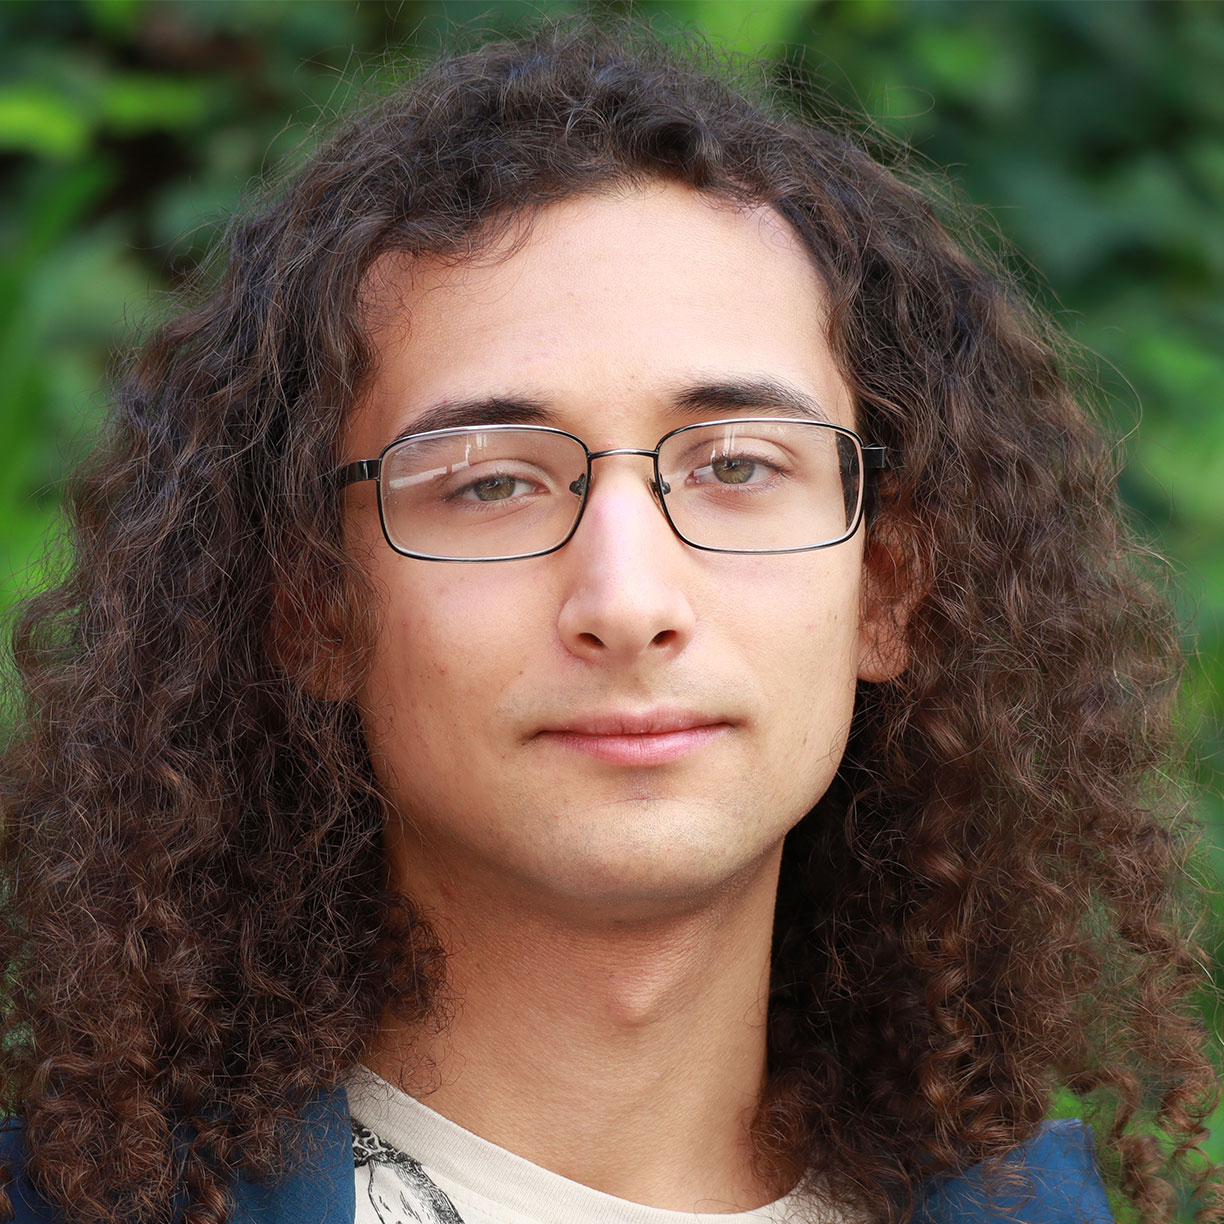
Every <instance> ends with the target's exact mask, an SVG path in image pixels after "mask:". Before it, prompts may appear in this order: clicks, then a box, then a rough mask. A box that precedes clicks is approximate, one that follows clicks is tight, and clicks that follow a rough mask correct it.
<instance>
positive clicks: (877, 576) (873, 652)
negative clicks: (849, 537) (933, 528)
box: [858, 530, 926, 684]
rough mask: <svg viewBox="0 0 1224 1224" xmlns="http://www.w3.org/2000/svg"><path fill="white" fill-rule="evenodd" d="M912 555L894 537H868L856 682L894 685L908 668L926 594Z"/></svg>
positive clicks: (878, 534)
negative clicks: (913, 627)
mask: <svg viewBox="0 0 1224 1224" xmlns="http://www.w3.org/2000/svg"><path fill="white" fill-rule="evenodd" d="M925 589H926V587H925V581H924V579H923V577H922V575H921V574H920V573H918V566H917V563H916V561H915V560H914V558H913V557H912V555H910V554H909V553H908V552H907V551H906V549H905V548H904V547H903V545H902V542H901V540H900V539H899V538H898V536H897V534H896V533H895V532H888V531H886V530H885V531H876V532H873V533H872V534H871V535H870V536H868V539H867V544H866V547H865V549H864V552H863V594H862V603H861V607H860V611H859V643H858V645H859V652H858V678H859V679H860V680H865V681H867V682H868V683H871V684H882V683H884V682H885V681H887V680H895V679H896V678H897V677H898V676H899V675H900V674H901V673H902V672H903V671H905V669H906V667H908V666H909V622H910V616H911V615H912V613H913V611H914V609H915V608H916V607H917V606H918V601H919V599H921V597H922V594H923V592H924V591H925Z"/></svg>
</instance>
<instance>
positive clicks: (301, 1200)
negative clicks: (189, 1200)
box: [0, 1088, 354, 1224]
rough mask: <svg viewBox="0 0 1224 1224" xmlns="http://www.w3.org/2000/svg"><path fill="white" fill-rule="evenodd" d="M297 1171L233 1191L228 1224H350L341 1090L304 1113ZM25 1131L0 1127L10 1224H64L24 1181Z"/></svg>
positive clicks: (347, 1135)
mask: <svg viewBox="0 0 1224 1224" xmlns="http://www.w3.org/2000/svg"><path fill="white" fill-rule="evenodd" d="M303 1120H304V1122H305V1127H304V1129H303V1133H302V1139H303V1143H304V1152H303V1160H302V1162H301V1167H300V1168H299V1169H297V1170H296V1171H295V1172H293V1173H292V1174H291V1175H290V1176H288V1177H286V1178H285V1179H284V1180H283V1181H281V1182H279V1183H277V1184H276V1185H274V1186H262V1185H256V1184H255V1183H252V1182H246V1181H242V1182H239V1183H238V1184H237V1185H236V1186H235V1187H234V1211H233V1214H232V1216H231V1217H230V1219H231V1221H232V1224H353V1213H354V1180H353V1148H352V1130H351V1128H350V1125H349V1108H348V1098H347V1096H345V1093H344V1089H343V1088H337V1089H335V1090H334V1091H332V1092H327V1093H323V1094H322V1095H320V1096H319V1097H317V1098H316V1099H315V1100H314V1101H312V1102H311V1104H310V1105H309V1106H308V1107H307V1108H306V1109H305V1110H304V1111H303ZM26 1155H27V1153H26V1145H25V1131H24V1128H23V1127H22V1125H21V1123H20V1122H18V1121H13V1120H11V1119H10V1120H8V1121H6V1122H3V1123H0V1160H3V1161H4V1162H5V1163H6V1164H8V1165H9V1167H10V1169H11V1172H12V1175H11V1178H10V1181H9V1195H10V1197H11V1198H12V1201H13V1208H14V1215H13V1224H65V1221H64V1218H63V1217H62V1216H61V1215H60V1214H59V1213H58V1212H57V1211H55V1210H54V1209H53V1208H52V1207H51V1206H50V1205H49V1204H48V1203H47V1202H46V1201H45V1200H44V1199H43V1198H42V1196H41V1195H40V1194H39V1193H38V1191H37V1190H36V1189H35V1188H34V1187H33V1185H31V1183H30V1180H29V1178H28V1177H27V1176H26Z"/></svg>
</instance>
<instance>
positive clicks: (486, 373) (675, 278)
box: [352, 184, 852, 447]
mask: <svg viewBox="0 0 1224 1224" xmlns="http://www.w3.org/2000/svg"><path fill="white" fill-rule="evenodd" d="M366 299H367V302H368V303H369V314H368V320H369V324H370V328H371V338H372V341H373V344H374V346H375V349H376V350H377V354H378V363H377V368H376V371H375V373H374V376H373V378H372V379H371V382H370V385H369V390H368V393H367V395H366V396H365V398H364V400H363V403H362V404H361V405H360V407H359V408H358V410H357V412H356V413H355V414H354V421H353V423H352V425H353V429H354V430H356V431H357V432H358V433H360V434H366V435H367V436H368V441H367V442H366V445H367V446H368V445H375V444H376V447H377V446H381V445H385V444H386V442H387V441H389V440H390V438H391V437H393V436H395V434H396V432H403V431H405V430H406V429H410V428H411V426H412V421H413V414H414V412H416V413H420V412H421V411H423V410H424V408H425V407H426V406H427V405H434V404H437V403H440V402H445V401H447V400H465V399H479V398H482V397H488V396H491V395H504V396H507V397H512V396H513V397H519V398H531V399H532V400H534V401H537V402H541V403H545V404H549V405H555V406H556V409H557V411H558V414H559V415H560V416H563V417H569V418H570V419H566V420H564V421H563V422H562V423H564V424H567V425H570V426H571V427H580V428H581V429H583V430H584V431H585V434H584V436H587V440H588V441H590V442H592V443H599V444H602V443H600V442H599V438H598V437H597V436H596V435H595V434H593V433H592V432H591V428H592V425H594V426H595V427H596V428H598V429H602V428H605V427H606V428H607V430H609V431H610V432H612V433H618V431H621V430H623V429H625V428H630V429H632V428H633V427H634V426H635V424H636V422H637V421H638V420H639V419H640V417H641V415H642V413H643V412H646V413H647V414H648V413H649V412H650V411H652V410H654V409H658V410H659V411H663V410H665V408H666V404H667V401H668V398H669V397H670V396H674V395H675V394H676V393H677V391H678V390H680V389H682V388H683V387H684V386H686V385H693V384H697V383H704V384H709V383H712V382H718V381H740V382H745V381H753V380H758V381H759V380H760V379H762V378H770V379H773V380H775V381H778V382H782V383H784V384H786V385H789V386H793V387H794V388H795V390H797V391H799V392H801V393H802V394H804V395H807V396H809V397H812V398H815V399H817V400H818V401H819V402H820V403H821V404H822V406H823V407H824V408H825V409H826V410H827V412H828V415H829V416H830V417H831V418H832V419H835V420H840V421H843V422H844V423H847V424H849V423H852V414H851V411H850V405H849V396H848V394H847V392H846V389H845V386H844V384H843V383H842V380H841V378H840V377H839V375H838V372H837V370H836V368H835V367H834V364H833V361H832V358H831V356H830V354H829V351H828V346H827V342H826V339H825V326H826V318H825V300H824V295H823V291H822V287H821V283H820V280H819V277H818V275H817V273H816V271H815V269H814V267H813V265H812V262H811V259H810V257H809V254H808V252H807V251H806V249H805V248H804V246H803V244H802V242H801V241H800V239H799V238H798V236H797V235H796V233H795V232H794V230H793V229H792V228H791V227H790V225H789V224H788V223H787V222H786V221H785V220H784V219H783V218H782V217H781V216H780V215H779V214H778V213H777V212H775V211H774V210H773V209H771V208H768V207H766V206H762V205H758V206H744V205H735V204H731V203H728V202H725V201H722V200H716V199H711V198H710V197H706V196H703V195H700V194H699V193H697V192H695V191H693V190H691V189H689V188H686V187H681V186H677V185H671V184H654V185H650V186H647V187H639V188H633V189H625V190H619V191H616V192H608V193H601V194H598V195H586V196H579V197H575V198H572V199H569V200H565V201H563V202H561V203H558V204H554V205H551V206H549V207H548V208H545V209H543V210H542V211H540V212H538V213H534V214H532V215H531V216H530V217H529V218H525V219H524V220H523V221H522V222H521V224H519V225H517V226H515V227H514V228H512V229H510V230H509V231H508V232H507V233H506V234H505V235H502V236H499V237H498V239H497V240H495V241H494V242H493V243H492V244H491V245H490V247H489V248H488V249H486V250H484V251H482V252H481V253H479V254H478V255H476V256H474V257H472V258H470V259H466V260H464V261H461V262H455V261H444V260H442V259H438V258H417V259H409V258H406V257H404V256H402V255H396V256H387V257H384V258H383V259H382V260H381V261H380V262H379V263H378V264H377V265H376V266H375V268H374V269H373V270H372V272H371V274H370V277H369V280H368V283H367V294H366ZM592 414H594V415H595V417H596V419H595V420H592V419H591V417H592ZM618 436H621V437H622V438H623V435H622V434H619V433H618ZM635 436H636V435H635ZM653 440H654V439H653V438H651V439H650V441H653ZM617 444H620V445H623V444H627V443H626V442H625V441H623V440H622V441H620V442H618V443H617Z"/></svg>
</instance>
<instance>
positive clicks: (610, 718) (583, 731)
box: [533, 710, 732, 767]
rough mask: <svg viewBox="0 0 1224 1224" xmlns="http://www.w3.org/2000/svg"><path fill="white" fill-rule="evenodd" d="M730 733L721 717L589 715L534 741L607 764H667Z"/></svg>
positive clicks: (650, 712)
mask: <svg viewBox="0 0 1224 1224" xmlns="http://www.w3.org/2000/svg"><path fill="white" fill-rule="evenodd" d="M731 729H732V724H731V723H730V722H728V721H726V720H725V719H723V718H719V717H717V716H714V717H712V716H710V715H708V714H701V713H696V712H689V711H679V710H647V711H643V712H641V713H619V712H617V713H606V714H593V715H589V716H583V717H580V718H571V719H566V721H565V723H564V724H563V725H561V726H557V727H548V728H545V729H544V730H543V731H540V732H538V733H537V734H536V735H535V736H534V737H533V738H534V739H535V740H537V741H540V742H543V743H544V744H545V745H547V746H549V747H555V748H557V749H559V750H561V751H563V752H575V753H579V754H580V755H583V756H587V757H592V758H594V759H595V760H597V761H604V762H606V763H608V764H610V765H626V766H637V767H643V766H651V765H666V764H669V763H670V762H673V761H679V760H681V759H683V758H684V757H687V756H690V755H692V754H693V753H696V752H699V751H700V750H701V749H703V748H706V747H708V746H709V745H710V744H712V743H713V742H715V741H716V740H718V739H721V738H722V736H724V735H726V734H727V733H728V732H730V731H731Z"/></svg>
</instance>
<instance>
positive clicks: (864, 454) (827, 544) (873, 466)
mask: <svg viewBox="0 0 1224 1224" xmlns="http://www.w3.org/2000/svg"><path fill="white" fill-rule="evenodd" d="M758 422H767V423H769V424H772V425H806V426H812V427H815V428H817V429H829V430H832V431H833V432H834V433H838V434H842V435H844V436H845V437H848V438H852V439H853V440H854V444H855V446H856V447H857V448H858V453H859V457H860V467H861V481H860V488H859V497H858V507H857V509H856V511H855V515H854V521H853V522H851V523H850V524H849V526H848V527H847V528H846V530H845V531H844V532H843V533H842V534H841V535H839V536H838V537H837V538H836V539H832V540H823V541H822V542H821V543H819V544H801V545H799V546H797V547H795V548H715V547H713V546H712V545H709V544H697V543H694V541H692V540H690V539H689V538H688V537H687V536H686V535H685V534H684V533H683V532H682V531H681V530H680V528H679V527H677V526H676V524H675V521H674V520H673V519H672V516H671V512H670V511H669V510H668V508H667V498H666V494H667V493H670V492H671V486H670V485H668V484H667V482H666V481H664V480H663V476H662V473H661V472H660V471H659V451H660V450H662V448H663V446H664V444H665V443H666V442H667V441H669V440H670V439H671V438H674V437H676V436H677V434H682V433H687V432H688V431H689V430H693V429H709V428H710V426H712V425H726V424H735V425H743V424H753V423H758ZM523 430H530V431H532V432H535V433H544V434H557V435H560V436H561V437H563V438H570V439H572V440H573V441H575V442H577V443H578V445H579V446H581V447H582V449H583V452H584V453H585V455H586V472H585V473H584V474H583V475H582V476H579V477H578V479H577V480H574V481H572V482H571V483H570V486H569V488H570V492H571V493H573V494H574V495H575V496H576V497H578V498H579V499H580V501H579V504H578V512H577V514H575V515H574V521H573V523H572V525H571V526H570V529H569V531H568V532H566V534H565V538H564V539H562V540H561V541H560V542H559V543H557V544H554V545H552V546H551V547H550V548H541V549H538V550H537V551H535V552H529V553H509V554H507V555H505V556H498V557H447V556H442V555H440V554H438V553H423V552H415V551H413V550H412V549H408V548H403V547H401V546H400V545H398V544H396V543H395V541H394V540H392V538H391V533H390V532H389V531H388V530H387V518H386V514H385V512H384V510H383V496H382V481H381V473H382V463H383V459H384V458H385V457H386V455H387V454H388V453H389V452H390V451H392V450H394V449H395V448H396V447H397V446H400V445H402V444H403V443H405V442H412V441H416V440H417V439H419V438H444V437H454V436H456V435H460V434H468V433H505V432H510V431H519V432H521V431H523ZM609 455H642V456H645V457H647V458H649V459H651V460H653V463H654V479H653V480H651V481H650V491H651V493H653V494H654V498H655V501H657V502H658V504H659V509H660V510H661V511H662V512H663V517H664V518H665V519H666V520H667V525H668V526H669V527H670V528H671V529H672V531H673V532H674V533H675V535H676V536H677V538H678V539H680V540H681V541H683V542H684V543H685V544H687V545H688V546H689V547H690V548H697V549H700V550H701V551H702V552H716V553H741V554H745V555H752V554H756V555H761V554H767V553H797V552H814V551H815V550H816V549H818V548H832V547H834V546H835V545H837V544H844V543H845V542H846V541H847V540H848V539H850V538H851V537H852V536H853V535H854V533H855V532H856V531H858V529H859V524H860V523H862V521H863V513H864V507H865V505H866V500H867V499H866V492H867V479H868V477H869V476H870V474H871V473H873V472H878V471H884V470H888V469H892V468H895V467H897V466H899V465H898V464H897V463H896V462H894V461H893V460H892V458H891V457H890V455H889V453H888V447H886V446H868V445H867V444H866V443H865V442H864V441H863V439H862V438H861V437H860V436H859V435H858V434H857V433H855V432H854V430H853V429H848V428H846V427H845V426H844V425H833V424H831V423H830V422H828V421H813V420H809V419H808V418H806V417H779V416H757V417H716V418H714V419H713V420H710V421H696V422H694V423H693V424H692V425H681V426H680V428H679V429H673V430H671V431H670V432H668V433H665V434H664V435H663V436H662V437H661V438H660V439H659V441H658V442H657V443H656V444H655V448H654V450H641V449H639V448H637V447H633V446H617V447H613V448H611V449H610V450H601V451H592V450H589V449H588V448H587V444H586V443H585V442H584V441H583V440H582V439H581V438H580V437H578V435H577V434H572V433H570V432H569V431H568V430H565V429H555V428H554V427H553V426H551V425H513V424H502V425H455V426H452V427H450V428H448V429H431V430H427V431H426V432H424V433H418V434H403V435H401V436H400V437H398V438H395V439H394V440H393V441H391V442H388V443H387V445H386V446H384V447H383V449H382V450H381V451H380V452H379V455H378V458H377V459H357V460H355V461H354V462H352V463H346V464H345V465H344V466H343V467H342V468H338V469H337V470H336V471H335V472H333V473H332V479H333V480H334V481H335V487H336V489H337V490H340V489H345V488H347V487H348V486H349V485H351V484H360V483H361V482H362V481H366V480H373V481H374V482H375V483H377V485H378V520H379V523H380V524H381V526H382V533H383V538H384V539H385V540H386V541H387V544H388V546H389V547H390V548H391V549H392V551H394V552H396V553H398V554H399V555H400V556H401V557H413V558H415V559H417V560H420V561H453V562H460V563H472V564H484V563H485V562H487V561H526V560H528V559H529V558H531V557H546V556H548V554H549V553H554V552H557V551H558V549H561V548H564V547H565V546H566V545H567V544H568V543H569V542H570V540H572V539H573V538H574V533H575V532H576V531H577V530H578V524H579V523H581V522H582V515H583V512H584V511H585V510H586V505H587V498H588V496H589V495H590V490H591V464H592V463H593V462H594V460H596V459H605V458H607V457H608V456H609Z"/></svg>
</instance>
